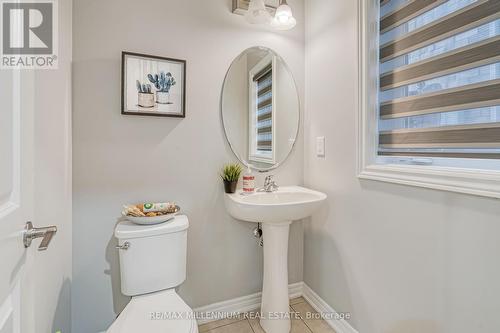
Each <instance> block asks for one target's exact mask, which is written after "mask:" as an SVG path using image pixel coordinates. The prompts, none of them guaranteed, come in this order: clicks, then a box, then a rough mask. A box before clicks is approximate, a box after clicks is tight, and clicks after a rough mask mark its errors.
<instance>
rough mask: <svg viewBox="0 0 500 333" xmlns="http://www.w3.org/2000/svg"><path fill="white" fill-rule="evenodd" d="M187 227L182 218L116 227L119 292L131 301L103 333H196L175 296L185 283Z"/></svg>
mask: <svg viewBox="0 0 500 333" xmlns="http://www.w3.org/2000/svg"><path fill="white" fill-rule="evenodd" d="M188 227H189V221H188V219H187V217H186V216H184V215H180V216H177V217H175V219H174V220H172V221H169V222H166V223H163V224H158V225H151V226H144V225H136V224H133V223H131V222H128V221H125V222H120V223H119V224H118V225H117V226H116V229H115V237H116V238H118V248H119V257H120V277H121V290H122V293H123V294H124V295H127V296H132V300H131V301H130V302H129V304H128V305H127V306H126V307H125V309H124V310H123V311H122V312H121V313H120V315H119V316H118V318H117V319H116V320H115V321H114V322H113V324H112V325H111V327H110V328H109V329H108V330H107V331H106V333H142V332H148V333H169V332H175V333H198V326H197V322H196V318H195V315H194V312H193V310H192V309H191V308H190V307H189V306H188V305H187V304H186V303H185V302H184V301H183V300H182V298H181V297H180V296H179V295H178V294H177V293H176V291H175V288H176V287H177V286H179V285H181V284H182V283H183V282H184V280H185V279H186V252H187V229H188Z"/></svg>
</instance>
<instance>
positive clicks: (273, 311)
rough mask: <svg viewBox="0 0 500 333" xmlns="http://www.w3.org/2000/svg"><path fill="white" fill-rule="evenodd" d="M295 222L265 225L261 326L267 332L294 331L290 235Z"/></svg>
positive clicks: (284, 332) (263, 228)
mask: <svg viewBox="0 0 500 333" xmlns="http://www.w3.org/2000/svg"><path fill="white" fill-rule="evenodd" d="M291 223H292V222H283V223H276V224H274V223H263V224H262V231H263V235H264V281H263V288H262V305H261V311H262V318H261V320H260V325H261V326H262V328H263V329H264V331H266V333H289V332H290V327H291V326H290V317H289V312H290V308H289V298H288V234H289V231H290V224H291Z"/></svg>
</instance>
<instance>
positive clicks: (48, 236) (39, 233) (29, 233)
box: [23, 222, 57, 251]
mask: <svg viewBox="0 0 500 333" xmlns="http://www.w3.org/2000/svg"><path fill="white" fill-rule="evenodd" d="M56 232H57V227H56V226H50V227H45V228H34V227H33V223H31V222H26V226H25V227H24V234H23V243H24V247H26V248H28V247H30V246H31V242H32V241H33V239H36V238H42V237H43V238H42V242H41V243H40V246H38V251H45V250H47V248H48V247H49V244H50V241H51V240H52V237H53V236H54V235H55V234H56Z"/></svg>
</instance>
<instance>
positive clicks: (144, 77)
mask: <svg viewBox="0 0 500 333" xmlns="http://www.w3.org/2000/svg"><path fill="white" fill-rule="evenodd" d="M122 114H127V115H141V116H157V117H179V118H184V117H185V116H186V61H185V60H179V59H172V58H165V57H158V56H152V55H146V54H139V53H131V52H122Z"/></svg>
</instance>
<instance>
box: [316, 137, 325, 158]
mask: <svg viewBox="0 0 500 333" xmlns="http://www.w3.org/2000/svg"><path fill="white" fill-rule="evenodd" d="M316 156H318V157H325V137H324V136H318V137H317V138H316Z"/></svg>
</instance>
